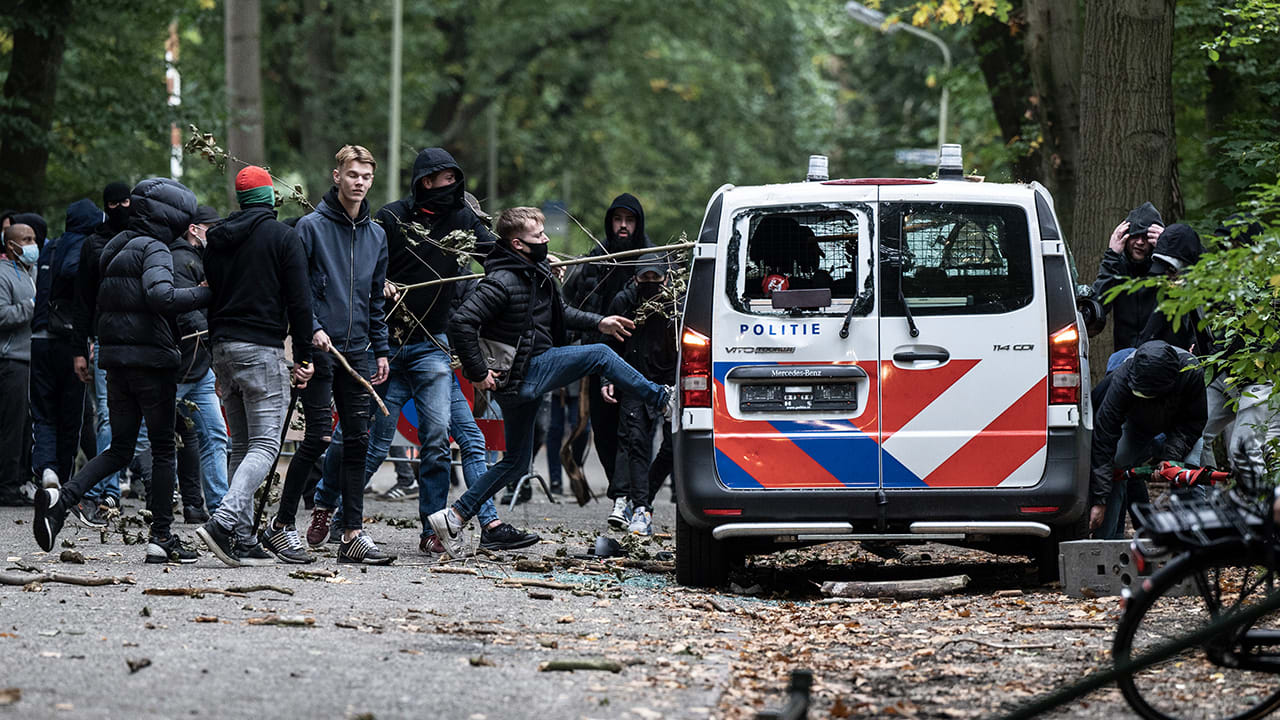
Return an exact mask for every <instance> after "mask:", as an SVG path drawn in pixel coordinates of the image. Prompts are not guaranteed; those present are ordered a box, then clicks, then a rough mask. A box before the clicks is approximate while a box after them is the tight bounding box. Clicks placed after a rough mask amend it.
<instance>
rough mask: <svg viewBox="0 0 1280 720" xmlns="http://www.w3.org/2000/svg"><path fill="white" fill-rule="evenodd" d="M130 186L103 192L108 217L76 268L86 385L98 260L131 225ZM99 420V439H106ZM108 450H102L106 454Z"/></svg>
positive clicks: (76, 317) (75, 310)
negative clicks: (113, 240)
mask: <svg viewBox="0 0 1280 720" xmlns="http://www.w3.org/2000/svg"><path fill="white" fill-rule="evenodd" d="M129 203H130V200H129V186H128V185H125V184H124V183H122V182H112V183H107V186H106V187H104V188H103V189H102V206H103V207H104V208H106V213H105V215H106V217H105V218H104V219H103V221H102V222H100V223H98V226H97V227H95V228H94V229H93V235H92V236H90V237H89V238H88V239H87V240H85V241H84V244H83V245H81V246H80V264H79V265H78V267H77V268H76V289H75V297H76V302H75V304H74V305H73V307H72V325H73V332H74V336H73V338H72V344H73V345H75V348H76V357H75V362H74V364H75V368H76V374H77V375H79V376H80V379H81V380H82V381H83V382H85V383H92V382H93V370H92V369H91V368H90V367H89V365H90V363H89V359H90V356H91V353H90V342H91V341H92V340H93V339H94V338H96V337H97V336H98V332H97V328H96V326H95V323H96V321H97V317H96V314H97V305H98V281H99V274H98V258H99V257H101V255H102V248H104V247H106V246H107V242H108V241H110V240H111V238H113V237H115V236H116V235H117V234H119V233H121V232H123V231H124V229H125V227H127V226H128V224H129ZM98 406H99V407H106V399H105V398H99V399H98ZM104 422H105V421H104V420H103V419H102V418H99V420H98V423H99V429H98V435H99V436H102V435H103V429H102V424H103V423H104ZM107 437H110V425H107ZM105 449H106V448H99V450H105Z"/></svg>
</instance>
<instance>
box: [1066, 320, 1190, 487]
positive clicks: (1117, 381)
mask: <svg viewBox="0 0 1280 720" xmlns="http://www.w3.org/2000/svg"><path fill="white" fill-rule="evenodd" d="M1108 381H1109V383H1110V385H1109V387H1108V388H1107V394H1106V396H1105V397H1103V399H1102V403H1101V404H1100V405H1099V406H1098V410H1097V412H1096V413H1095V414H1094V421H1093V449H1092V462H1091V468H1092V473H1093V477H1092V479H1091V480H1090V483H1089V497H1090V504H1091V505H1105V504H1106V502H1107V496H1108V495H1110V494H1111V483H1112V474H1113V471H1114V470H1117V469H1119V470H1127V469H1128V468H1116V467H1115V457H1116V448H1117V447H1118V446H1119V444H1120V434H1121V431H1122V429H1123V428H1124V425H1125V423H1126V422H1129V423H1131V424H1132V432H1134V433H1135V435H1136V438H1135V439H1138V440H1142V439H1150V438H1154V437H1155V436H1156V435H1159V434H1160V433H1164V434H1165V441H1164V446H1163V448H1162V449H1161V453H1160V457H1158V458H1156V459H1157V460H1177V461H1181V460H1182V459H1183V458H1184V457H1186V454H1187V453H1188V452H1190V450H1191V447H1192V446H1193V445H1195V442H1196V440H1198V439H1199V438H1200V434H1201V433H1202V432H1203V431H1204V424H1205V421H1206V420H1207V419H1208V416H1209V412H1208V407H1207V404H1206V401H1205V389H1204V387H1205V386H1204V372H1203V371H1202V370H1201V369H1200V368H1198V367H1196V359H1195V357H1193V356H1192V355H1191V353H1189V352H1187V351H1185V350H1180V349H1178V348H1175V347H1173V346H1171V345H1169V344H1168V343H1166V342H1162V341H1159V340H1155V341H1152V342H1148V343H1144V344H1143V345H1142V346H1141V347H1139V348H1138V349H1137V350H1135V351H1134V353H1133V355H1131V356H1129V358H1128V359H1126V360H1125V361H1124V362H1123V363H1121V364H1120V367H1118V368H1116V371H1115V372H1114V373H1112V375H1111V376H1110V378H1109V379H1108ZM1135 391H1136V392H1139V393H1142V395H1144V396H1145V397H1139V396H1138V395H1135V394H1134V393H1135Z"/></svg>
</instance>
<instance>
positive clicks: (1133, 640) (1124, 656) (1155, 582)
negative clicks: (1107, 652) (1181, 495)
mask: <svg viewBox="0 0 1280 720" xmlns="http://www.w3.org/2000/svg"><path fill="white" fill-rule="evenodd" d="M1148 582H1149V584H1148V585H1147V586H1146V589H1144V590H1142V591H1139V592H1138V593H1135V594H1134V596H1133V597H1132V598H1130V601H1129V604H1128V607H1127V609H1126V611H1125V614H1124V616H1123V617H1122V618H1121V620H1120V625H1119V626H1118V627H1117V628H1116V637H1115V640H1114V642H1113V644H1112V657H1113V658H1114V660H1115V661H1116V662H1117V663H1121V662H1125V661H1128V660H1130V659H1134V658H1138V657H1141V656H1142V655H1145V654H1146V653H1148V652H1150V651H1152V650H1153V649H1155V648H1156V647H1158V646H1161V645H1164V644H1166V643H1169V642H1171V641H1176V640H1177V639H1178V638H1182V637H1186V636H1187V635H1190V634H1191V633H1193V632H1195V631H1197V630H1199V629H1201V628H1203V627H1204V626H1205V625H1208V624H1209V623H1211V622H1213V621H1214V620H1215V619H1217V618H1218V617H1220V616H1221V615H1222V614H1223V613H1225V612H1229V611H1231V610H1233V609H1236V608H1239V607H1241V606H1244V605H1251V604H1255V603H1257V602H1259V601H1260V600H1261V599H1262V598H1263V597H1265V596H1266V595H1267V594H1268V592H1270V591H1271V590H1273V589H1276V588H1277V587H1280V585H1278V584H1277V576H1276V572H1275V568H1274V567H1267V560H1266V559H1265V558H1264V557H1263V554H1262V553H1260V552H1257V551H1252V550H1250V549H1248V548H1246V547H1244V546H1243V545H1234V546H1229V547H1226V548H1222V549H1215V550H1214V551H1213V552H1211V553H1200V554H1196V553H1192V554H1187V555H1183V556H1182V557H1180V558H1177V559H1175V560H1174V561H1173V562H1171V563H1169V565H1167V566H1166V567H1165V568H1163V569H1161V570H1160V571H1159V572H1157V573H1156V574H1155V575H1153V576H1152V577H1151V579H1150V580H1149V581H1148ZM1184 583H1186V585H1187V586H1190V587H1191V593H1190V594H1188V595H1179V594H1177V593H1178V591H1179V590H1180V589H1181V588H1183V587H1185V586H1184ZM1266 630H1270V631H1273V632H1274V635H1275V637H1276V638H1280V613H1270V614H1268V615H1266V616H1264V617H1262V618H1260V619H1259V620H1257V621H1255V622H1254V623H1252V624H1251V625H1250V626H1249V627H1247V628H1246V627H1239V626H1237V627H1234V628H1231V629H1230V630H1228V632H1227V634H1226V635H1225V636H1224V635H1219V636H1217V637H1215V638H1214V639H1213V640H1211V641H1209V642H1207V643H1204V644H1202V645H1196V646H1192V647H1188V648H1186V649H1184V650H1182V651H1180V652H1178V653H1177V654H1175V655H1173V656H1172V657H1170V658H1168V659H1166V660H1164V661H1162V662H1159V663H1157V664H1155V665H1151V666H1150V667H1146V668H1143V669H1141V670H1138V671H1136V672H1134V673H1133V674H1131V675H1129V676H1127V677H1123V678H1121V679H1120V680H1119V685H1120V691H1121V692H1122V693H1123V694H1124V698H1125V700H1126V701H1128V703H1129V705H1130V707H1132V708H1133V709H1134V710H1135V711H1137V713H1138V714H1139V715H1141V716H1142V717H1144V718H1147V719H1148V720H1251V719H1252V718H1260V717H1263V716H1264V715H1267V714H1269V713H1271V712H1272V711H1273V710H1275V709H1276V708H1277V707H1280V676H1277V675H1276V674H1275V673H1276V671H1280V665H1276V666H1273V667H1274V668H1275V669H1274V670H1271V671H1267V670H1257V669H1254V670H1244V669H1241V668H1239V667H1231V665H1232V664H1234V663H1233V660H1235V659H1238V658H1240V657H1241V656H1242V654H1243V653H1242V651H1241V649H1240V648H1241V646H1240V643H1239V640H1240V639H1241V637H1242V635H1243V634H1244V633H1245V632H1250V631H1266ZM1261 636H1263V633H1262V632H1257V633H1255V634H1254V635H1252V636H1251V638H1252V637H1261ZM1245 657H1246V660H1251V661H1255V667H1256V661H1259V660H1261V661H1263V662H1265V661H1267V660H1274V661H1275V662H1277V663H1280V640H1270V641H1268V642H1267V643H1266V644H1265V646H1262V647H1253V648H1252V649H1251V650H1250V651H1248V654H1247V656H1245Z"/></svg>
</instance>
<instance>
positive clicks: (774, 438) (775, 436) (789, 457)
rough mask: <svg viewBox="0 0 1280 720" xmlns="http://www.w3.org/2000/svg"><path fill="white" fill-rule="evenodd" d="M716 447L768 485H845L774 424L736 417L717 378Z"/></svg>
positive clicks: (756, 479)
mask: <svg viewBox="0 0 1280 720" xmlns="http://www.w3.org/2000/svg"><path fill="white" fill-rule="evenodd" d="M712 405H714V406H715V425H714V427H715V433H714V438H715V447H716V450H719V451H720V452H721V453H723V454H724V456H725V457H727V458H728V459H730V460H731V461H733V463H734V464H735V465H737V466H738V467H740V468H742V471H743V472H745V473H747V474H748V475H750V476H751V477H752V478H753V479H755V481H756V482H758V483H760V484H761V485H763V486H764V487H766V488H827V487H835V488H841V487H844V486H845V485H844V483H842V482H840V481H839V480H837V479H836V477H835V476H834V475H832V474H831V473H830V472H828V471H827V469H826V468H825V467H823V466H822V465H821V464H819V463H818V461H816V460H814V459H813V458H811V457H809V455H808V453H806V452H805V451H803V450H801V449H800V448H799V447H797V446H796V444H795V443H793V442H791V440H790V438H788V437H787V436H786V435H783V434H782V433H781V432H779V431H778V429H777V428H775V427H774V426H773V425H772V424H771V423H769V422H766V421H761V420H737V419H735V418H734V417H733V416H731V415H730V414H729V412H728V410H727V409H726V408H725V390H724V384H723V383H721V382H720V381H718V380H717V381H716V384H715V397H714V398H713V400H712Z"/></svg>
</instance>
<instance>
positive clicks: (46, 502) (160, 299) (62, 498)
mask: <svg viewBox="0 0 1280 720" xmlns="http://www.w3.org/2000/svg"><path fill="white" fill-rule="evenodd" d="M130 204H131V207H132V210H133V212H132V215H131V216H130V218H129V224H128V226H127V227H126V229H125V230H124V231H123V232H121V233H119V234H117V235H116V236H115V237H113V238H111V242H109V243H107V246H106V247H105V248H103V250H102V257H101V258H100V259H99V261H98V262H99V269H100V272H101V276H102V286H101V288H100V290H99V294H98V344H99V350H100V351H101V358H100V363H101V365H102V366H103V367H104V368H106V370H107V405H108V408H109V409H110V412H111V430H112V432H111V447H109V448H107V451H106V452H104V453H101V454H99V455H98V456H97V457H95V458H93V459H92V460H90V461H89V462H88V463H87V464H85V466H84V467H83V468H82V469H81V470H80V472H78V473H76V475H75V477H73V478H71V480H70V482H66V483H64V484H63V485H62V487H61V488H45V489H43V490H41V491H40V492H39V493H38V494H37V495H36V500H35V506H36V507H35V521H34V523H33V526H34V527H33V529H34V532H35V536H36V542H37V543H39V545H40V547H41V548H42V549H44V550H45V551H46V552H48V551H50V550H52V549H53V546H54V542H55V541H56V539H57V536H58V533H59V531H61V529H62V526H63V523H64V522H65V521H66V517H67V514H68V513H69V512H70V510H71V508H73V507H75V506H76V504H77V503H79V502H80V501H81V499H83V498H84V496H85V494H86V493H87V492H88V491H89V490H90V489H92V488H93V487H94V486H95V485H97V484H98V483H99V482H101V481H102V479H103V478H105V477H106V476H108V475H110V474H111V473H114V472H119V471H120V470H123V469H124V468H125V467H126V466H127V465H128V464H129V461H130V460H131V459H132V458H133V451H134V445H135V443H136V441H137V439H138V430H139V428H140V427H141V425H142V420H143V418H144V417H145V418H146V421H147V427H148V428H149V429H150V433H149V434H150V436H151V455H152V477H151V491H150V492H149V493H148V494H147V509H148V510H149V511H150V512H151V518H150V520H151V533H150V537H149V538H148V540H147V546H146V561H147V562H149V563H168V562H182V563H191V562H195V561H196V560H197V559H198V558H199V555H198V554H197V553H196V552H195V550H193V549H191V548H190V547H188V546H186V545H185V544H183V542H182V541H181V539H180V538H179V537H178V535H177V534H176V533H174V532H173V531H172V528H171V526H172V524H173V486H174V478H175V472H174V460H175V443H174V429H175V422H176V417H177V406H176V403H177V386H178V372H179V365H180V364H181V361H182V355H181V353H180V351H179V349H178V341H179V330H178V325H177V315H178V314H179V313H183V312H187V311H189V310H194V309H196V308H201V307H205V306H207V305H208V304H209V298H210V293H209V288H207V287H192V288H177V287H175V286H174V282H173V256H172V254H171V253H170V251H169V243H170V242H172V241H173V239H174V238H175V237H179V236H181V235H182V234H183V233H185V232H186V231H187V226H189V225H190V224H191V218H192V216H193V215H195V212H196V197H195V195H194V194H193V193H192V192H191V191H190V190H188V189H187V187H186V186H185V185H183V184H182V183H179V182H177V181H176V180H170V179H168V178H151V179H148V180H143V181H142V182H140V183H138V185H137V186H136V187H134V189H133V192H132V193H131V197H130Z"/></svg>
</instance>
